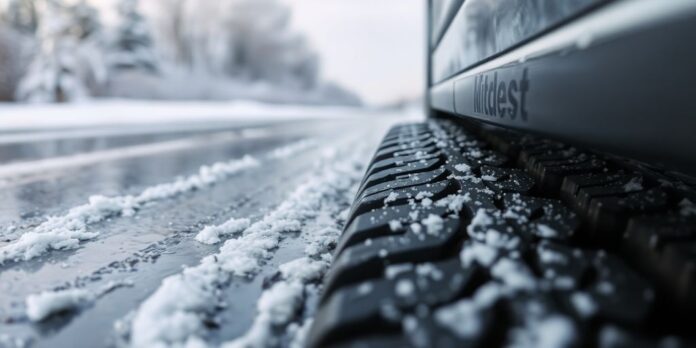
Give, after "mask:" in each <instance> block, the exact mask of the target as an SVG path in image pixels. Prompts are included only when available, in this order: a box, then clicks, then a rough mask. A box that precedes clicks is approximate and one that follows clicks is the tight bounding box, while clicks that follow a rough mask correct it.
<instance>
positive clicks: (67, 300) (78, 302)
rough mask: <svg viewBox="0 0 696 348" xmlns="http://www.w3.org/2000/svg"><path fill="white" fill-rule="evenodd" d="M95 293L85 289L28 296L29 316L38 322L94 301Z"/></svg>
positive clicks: (45, 292)
mask: <svg viewBox="0 0 696 348" xmlns="http://www.w3.org/2000/svg"><path fill="white" fill-rule="evenodd" d="M94 299H95V295H94V294H93V293H91V292H89V291H87V290H85V289H68V290H61V291H44V292H42V293H39V294H34V295H29V296H28V297H27V298H26V301H25V304H26V306H27V317H28V318H29V320H31V321H34V322H38V321H42V320H44V319H46V318H48V317H49V316H50V315H52V314H54V313H58V312H63V311H68V310H74V309H77V308H79V307H82V306H85V305H87V304H89V303H91V302H92V301H94Z"/></svg>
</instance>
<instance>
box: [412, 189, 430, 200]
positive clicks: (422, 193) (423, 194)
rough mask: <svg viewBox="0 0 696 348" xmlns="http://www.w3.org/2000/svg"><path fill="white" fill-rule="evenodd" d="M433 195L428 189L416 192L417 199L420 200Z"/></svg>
mask: <svg viewBox="0 0 696 348" xmlns="http://www.w3.org/2000/svg"><path fill="white" fill-rule="evenodd" d="M432 196H433V194H432V193H431V192H428V191H420V192H418V194H416V200H419V201H420V200H421V199H423V198H430V197H432Z"/></svg>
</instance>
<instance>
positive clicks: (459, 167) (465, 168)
mask: <svg viewBox="0 0 696 348" xmlns="http://www.w3.org/2000/svg"><path fill="white" fill-rule="evenodd" d="M454 169H456V170H458V171H460V172H462V173H470V172H471V166H469V165H468V164H464V163H460V164H457V165H455V166H454Z"/></svg>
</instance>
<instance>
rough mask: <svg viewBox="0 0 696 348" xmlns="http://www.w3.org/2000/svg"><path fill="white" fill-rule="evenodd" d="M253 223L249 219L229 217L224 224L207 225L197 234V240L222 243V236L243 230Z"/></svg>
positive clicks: (207, 242)
mask: <svg viewBox="0 0 696 348" xmlns="http://www.w3.org/2000/svg"><path fill="white" fill-rule="evenodd" d="M249 225H251V220H249V219H229V220H227V221H226V222H225V223H223V224H222V225H218V226H206V227H205V228H203V229H202V230H201V231H200V232H198V234H197V235H196V240H197V241H199V242H201V243H203V244H217V243H220V237H221V236H231V235H235V234H237V233H241V232H243V231H244V230H245V229H247V228H248V227H249Z"/></svg>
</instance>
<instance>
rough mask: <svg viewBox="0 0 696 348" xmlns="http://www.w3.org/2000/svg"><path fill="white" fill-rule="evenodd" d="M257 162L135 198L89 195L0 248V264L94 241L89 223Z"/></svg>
mask: <svg viewBox="0 0 696 348" xmlns="http://www.w3.org/2000/svg"><path fill="white" fill-rule="evenodd" d="M258 164H259V163H258V161H257V160H255V159H254V158H252V157H251V156H245V157H243V158H241V159H236V160H231V161H227V162H218V163H215V164H213V165H211V166H203V167H201V168H200V169H199V171H198V173H196V174H194V175H191V176H188V177H186V178H180V179H178V180H176V181H174V182H171V183H166V184H160V185H157V186H153V187H149V188H147V189H145V190H144V191H142V192H141V193H140V194H138V195H136V196H132V195H126V196H116V197H104V196H92V197H90V198H89V202H88V203H87V204H84V205H81V206H78V207H74V208H72V209H70V211H68V213H67V214H65V215H63V216H50V217H48V219H46V221H44V222H43V223H41V224H40V225H39V226H37V227H36V228H34V229H33V230H32V231H30V232H26V233H24V234H22V236H21V237H19V239H17V240H16V241H14V242H13V243H11V244H9V245H6V246H4V247H2V248H0V264H2V263H4V262H6V261H11V260H17V259H23V260H30V259H33V258H35V257H38V256H40V255H43V254H44V253H46V252H48V251H50V250H65V249H75V248H77V247H78V246H79V244H80V242H81V241H85V240H90V239H94V238H95V237H96V236H97V235H98V233H97V232H90V231H88V230H87V227H88V226H89V225H91V224H94V223H98V222H102V221H105V220H106V219H108V218H111V217H114V216H132V215H134V214H135V213H136V211H137V210H138V209H141V208H142V207H143V206H145V205H146V204H148V203H152V202H154V201H158V200H162V199H165V198H171V197H174V196H176V195H179V194H182V193H185V192H189V191H193V190H197V189H202V188H205V187H207V186H210V185H213V184H214V183H216V182H217V181H220V180H222V179H224V178H226V177H228V176H230V175H232V174H235V173H237V172H239V171H242V170H244V169H247V168H251V167H255V166H257V165H258Z"/></svg>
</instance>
